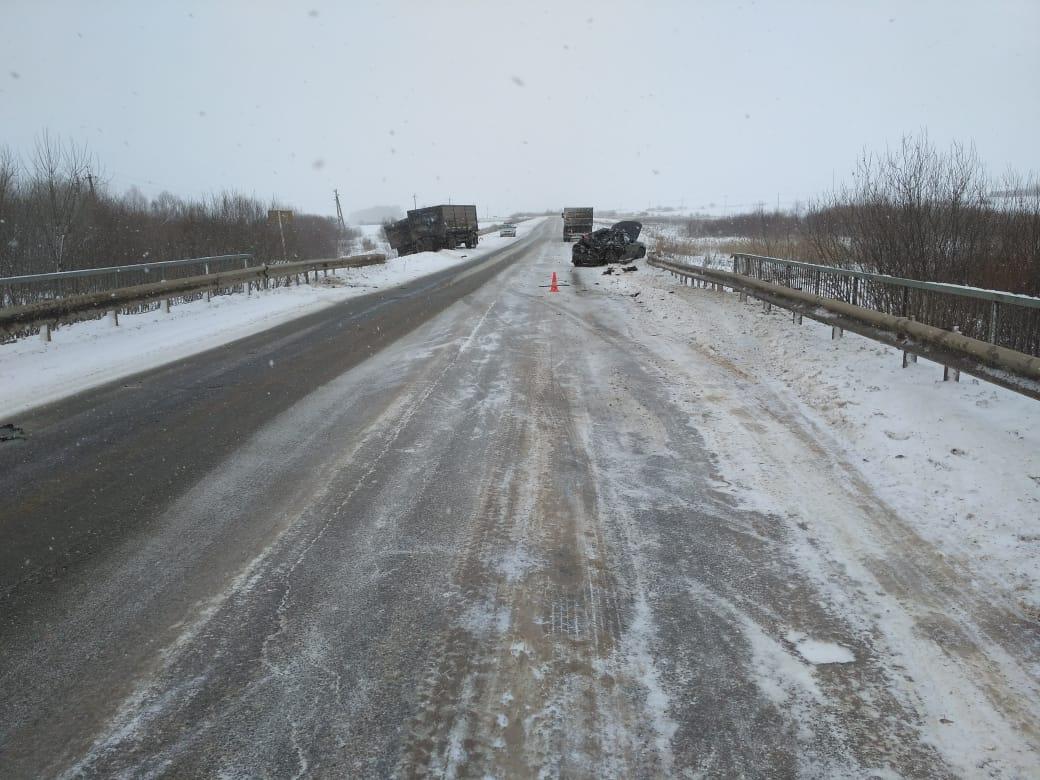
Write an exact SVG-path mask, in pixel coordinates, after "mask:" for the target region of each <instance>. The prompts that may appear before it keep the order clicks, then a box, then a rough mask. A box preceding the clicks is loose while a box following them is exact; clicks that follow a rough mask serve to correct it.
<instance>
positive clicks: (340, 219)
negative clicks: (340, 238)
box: [332, 190, 347, 234]
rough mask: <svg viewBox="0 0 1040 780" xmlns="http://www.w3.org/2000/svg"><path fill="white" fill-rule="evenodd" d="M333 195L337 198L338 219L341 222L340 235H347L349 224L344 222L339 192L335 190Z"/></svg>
mask: <svg viewBox="0 0 1040 780" xmlns="http://www.w3.org/2000/svg"><path fill="white" fill-rule="evenodd" d="M332 193H333V195H335V197H336V219H338V220H339V230H340V233H343V234H345V233H346V232H347V223H346V222H344V221H343V209H342V208H341V207H340V205H339V190H333V191H332Z"/></svg>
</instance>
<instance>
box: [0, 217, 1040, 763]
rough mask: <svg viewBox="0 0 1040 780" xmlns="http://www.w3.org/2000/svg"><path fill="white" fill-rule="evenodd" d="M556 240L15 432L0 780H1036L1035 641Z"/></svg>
mask: <svg viewBox="0 0 1040 780" xmlns="http://www.w3.org/2000/svg"><path fill="white" fill-rule="evenodd" d="M557 232H558V223H557V222H549V223H548V224H547V225H546V229H545V231H544V232H543V234H542V235H540V236H539V237H538V238H537V239H536V241H535V242H534V243H533V246H532V247H531V249H530V250H529V251H527V252H522V253H517V255H516V256H514V257H513V258H512V259H511V260H510V261H508V263H507V264H506V265H505V268H504V270H502V271H501V273H499V274H498V275H497V276H493V277H491V274H492V273H493V269H489V268H485V267H484V266H485V265H486V264H481V266H479V267H478V268H475V269H473V270H472V271H463V272H461V274H460V273H459V272H456V273H455V274H454V276H452V278H453V279H455V282H454V284H453V285H450V286H447V287H431V288H430V290H429V292H427V293H424V294H422V295H420V296H417V297H415V298H413V299H404V296H401V297H402V299H401V300H397V299H396V297H395V296H393V295H389V294H388V295H386V296H384V297H383V298H378V299H376V300H371V299H365V300H362V301H359V302H351V303H350V304H346V305H344V306H343V307H337V308H336V309H334V310H329V311H326V312H321V313H319V314H317V315H314V316H312V317H308V318H305V319H303V320H299V321H297V322H296V323H289V324H287V325H285V326H281V327H279V328H277V329H275V330H274V331H269V332H267V333H265V334H259V335H258V336H256V337H253V338H251V339H249V340H247V341H246V342H239V344H238V345H232V347H227V348H221V349H220V350H215V351H213V352H210V353H206V354H205V355H202V356H199V357H198V358H193V359H191V360H189V361H184V362H183V363H178V364H175V365H172V366H169V367H167V368H164V369H161V370H159V371H155V372H151V373H149V374H147V375H145V376H143V377H141V378H140V381H139V382H137V383H129V386H128V387H122V386H119V387H116V388H107V389H104V390H102V391H99V392H97V393H92V394H87V395H85V396H80V397H79V398H78V399H74V401H73V402H70V403H69V404H67V405H62V406H59V407H57V408H54V409H51V410H47V411H45V412H43V413H41V414H39V415H37V416H36V417H32V418H28V419H26V420H25V421H24V424H25V427H26V429H27V430H28V431H29V433H30V436H29V438H28V439H27V440H26V441H25V442H18V443H14V446H13V447H8V448H6V449H0V459H2V460H0V489H2V491H3V495H4V496H5V500H4V504H3V506H2V507H0V529H2V530H3V533H4V534H5V540H8V541H9V542H10V543H9V544H7V545H6V547H5V551H4V552H3V553H2V554H3V556H4V558H3V563H4V564H5V566H4V571H3V575H2V576H3V577H4V579H3V580H2V583H3V587H4V591H3V593H4V596H3V598H4V603H3V610H4V614H3V618H2V620H3V623H2V628H0V631H2V636H0V640H2V645H0V690H2V696H3V706H2V708H0V775H2V776H4V777H21V776H26V777H29V776H39V775H43V776H53V775H63V774H64V775H67V776H99V777H109V776H121V775H128V776H153V775H157V776H175V777H181V776H183V777H198V776H226V777H265V776H269V777H293V776H302V777H307V776H315V777H325V776H328V777H343V776H349V777H382V776H394V775H400V776H422V775H432V776H467V777H468V776H475V777H484V776H496V777H527V776H539V775H544V776H548V777H554V776H561V777H659V776H684V775H693V774H696V773H698V772H700V773H703V774H704V775H706V776H720V777H721V776H725V777H730V776H740V775H744V776H751V777H761V776H778V777H787V776H798V775H805V776H862V777H875V776H881V777H884V776H917V777H945V776H957V775H964V774H976V773H977V774H978V775H983V776H985V775H994V776H1001V777H1014V776H1028V775H1029V774H1030V767H1035V759H1036V744H1037V735H1036V725H1035V723H1036V721H1035V719H1033V718H1032V716H1033V715H1035V702H1032V703H1031V702H1030V700H1029V696H1028V694H1023V692H1022V691H1023V689H1022V687H1021V686H1020V685H1018V683H1019V682H1020V681H1019V680H1018V679H1016V678H1015V677H1014V675H1015V674H1016V671H1021V665H1022V664H1028V663H1032V664H1035V663H1036V652H1037V651H1036V647H1035V640H1031V639H1030V635H1029V634H1028V632H1026V631H1025V630H1024V629H1023V628H1022V627H1020V626H1015V625H1007V624H1004V623H999V621H998V620H997V618H998V617H1000V616H999V615H994V614H990V613H989V612H988V610H987V605H986V604H985V603H983V602H982V601H980V600H979V599H978V598H977V597H975V596H973V595H972V591H971V588H970V583H964V582H962V581H960V580H959V579H958V575H957V572H956V571H951V570H949V567H948V566H947V565H946V564H945V563H944V562H943V561H941V560H937V559H935V558H934V556H930V555H929V553H928V551H927V550H926V549H918V547H917V545H918V540H916V539H915V538H914V536H913V534H912V533H911V532H910V531H908V530H907V529H905V528H904V527H903V526H902V525H901V524H900V521H899V518H898V517H897V516H894V515H893V514H892V513H891V512H889V511H888V510H887V509H886V508H884V507H883V506H879V504H878V503H877V501H876V500H875V499H874V497H872V496H871V495H870V493H869V489H868V488H867V487H866V486H864V485H862V484H860V483H858V482H856V480H855V479H853V478H851V477H848V478H846V479H845V480H844V481H843V480H842V479H841V478H840V477H836V476H835V475H836V474H837V475H840V474H841V473H842V464H840V463H839V464H835V463H834V462H833V456H832V454H831V453H828V452H827V451H826V450H825V448H823V447H822V446H821V445H820V444H819V443H818V442H815V441H814V440H813V438H812V432H811V431H808V430H806V429H805V428H804V427H802V426H801V425H800V424H799V421H798V420H797V419H794V418H785V416H784V414H783V411H784V410H783V404H782V403H780V402H779V401H778V400H777V399H773V398H768V397H766V396H765V395H764V392H765V391H763V390H761V389H760V388H758V387H756V384H755V382H754V378H753V377H749V376H746V375H744V374H742V372H741V371H740V370H739V367H736V366H733V365H730V364H727V363H726V361H725V359H724V357H713V358H707V357H705V356H704V355H698V354H696V353H694V352H692V351H683V349H682V347H681V345H678V346H677V345H675V344H670V343H662V342H661V341H659V340H657V339H656V334H653V333H648V332H643V331H640V330H639V329H637V328H635V327H633V325H632V323H633V319H632V314H633V308H634V306H635V302H634V300H633V299H631V298H628V297H627V296H621V295H617V294H611V293H609V292H608V291H606V290H605V289H604V288H603V287H602V286H600V285H597V284H596V282H597V281H599V278H600V277H599V273H600V272H599V270H598V269H576V270H575V269H572V268H571V267H570V266H569V264H568V263H567V262H566V257H567V253H568V250H569V245H566V244H562V243H561V242H559V241H558V240H556V238H555V236H556V234H557ZM553 270H555V271H557V272H558V273H559V274H560V277H561V281H563V282H565V283H567V284H569V285H570V286H565V287H563V290H562V292H561V293H559V294H556V295H553V294H550V293H548V291H547V290H546V289H545V288H544V287H540V286H539V285H545V284H547V283H548V279H549V275H550V274H551V272H552V271H553ZM467 274H468V275H467ZM460 276H461V277H462V278H459V277H460ZM485 278H489V279H490V281H487V282H486V283H484V282H485ZM442 281H443V280H442ZM460 293H465V294H464V295H463V296H462V297H461V298H460V297H459V296H460ZM456 298H459V300H457V302H455V303H451V302H452V301H453V300H455V299H456ZM377 304H378V306H377ZM365 307H370V308H368V309H366V308H365ZM371 307H376V308H374V309H372V308H371ZM380 312H388V313H387V314H386V316H385V317H383V315H382V314H380ZM391 315H392V316H391ZM381 317H382V318H381ZM427 318H429V319H427ZM359 322H361V323H365V328H364V330H363V331H361V330H352V329H351V328H352V327H354V326H356V325H357V323H359ZM359 327H360V326H359ZM345 334H346V335H345ZM348 369H349V370H348ZM140 399H144V400H140ZM778 409H779V410H780V411H779V413H778V412H777V410H778ZM720 416H728V417H732V418H738V419H739V420H740V421H741V423H742V424H743V425H744V426H745V427H746V429H747V430H748V431H749V435H752V436H757V437H759V441H760V446H761V447H762V449H761V452H760V453H759V455H758V457H760V458H761V459H762V460H769V459H770V458H776V459H777V461H778V462H779V463H784V462H786V463H787V464H789V467H790V468H791V471H792V474H793V472H794V471H795V470H798V471H799V473H808V474H809V476H808V477H804V478H799V480H796V479H795V478H794V477H793V476H792V477H791V479H790V480H785V479H784V478H783V476H782V472H781V475H780V478H779V479H777V480H776V481H775V482H773V483H770V484H769V485H761V486H758V489H757V492H756V495H755V496H754V501H751V500H744V499H743V498H742V497H741V495H740V492H739V491H738V490H734V487H733V485H734V483H735V482H736V481H737V478H738V476H739V475H736V474H731V473H726V470H725V467H724V463H728V462H729V461H725V460H720V459H719V458H718V457H717V456H716V453H715V452H713V447H712V445H711V444H710V443H709V442H711V441H712V436H711V430H712V429H713V428H714V427H715V425H716V421H717V420H718V418H719V417H720ZM2 446H5V447H6V445H2ZM33 447H36V448H37V449H33ZM30 456H31V457H30ZM806 479H807V480H809V481H808V482H806V481H805V480H806ZM813 480H816V481H815V482H814V481H813ZM795 483H797V484H798V485H799V487H800V488H801V489H806V487H808V489H809V493H810V494H807V495H806V496H805V506H806V507H807V508H808V509H807V513H806V514H805V515H802V516H799V515H797V514H792V513H791V512H790V511H789V509H786V507H789V506H790V501H789V499H790V496H789V495H787V494H786V493H785V491H786V490H788V489H789V488H790V485H791V484H795ZM814 488H815V490H813V489H814ZM771 499H775V505H776V507H781V506H783V507H785V509H784V510H783V511H782V512H781V511H779V510H778V511H776V512H772V511H770V509H769V508H770V506H771V503H770V502H771ZM808 510H811V512H810V511H808ZM831 514H833V516H834V518H837V517H838V516H839V515H840V517H841V519H842V526H841V527H847V526H848V525H849V524H850V523H851V524H854V525H855V524H858V525H855V527H857V528H862V533H863V534H864V535H868V536H876V537H877V538H876V540H875V541H876V545H875V546H874V547H873V548H872V549H873V550H874V552H873V554H872V556H871V558H870V559H869V560H863V559H854V558H852V557H843V556H842V555H839V554H837V553H836V552H835V551H834V550H833V549H831V548H833V547H836V546H840V545H841V544H842V542H841V541H840V539H835V538H832V537H833V534H832V536H831V537H827V534H826V532H825V531H823V530H821V531H820V532H819V533H816V532H815V531H814V528H815V527H816V526H819V527H821V528H823V527H825V526H828V524H829V523H830V521H831V520H832V519H834V518H832V517H831V516H830V515H831ZM821 539H827V542H826V544H825V543H824V542H822V541H821ZM849 546H850V549H851V548H852V547H853V546H854V545H853V544H852V542H850V543H849ZM1031 642H1032V643H1031ZM1034 669H1035V666H1034ZM1034 674H1035V672H1034ZM939 689H942V690H941V691H940V690H939ZM936 691H938V693H936ZM936 697H939V698H940V699H942V697H946V698H945V699H942V700H943V701H948V703H949V713H950V717H949V718H948V720H950V721H951V723H950V724H942V723H939V722H938V720H937V718H936V717H935V713H934V712H933V711H932V709H933V708H932V706H931V703H932V702H934V701H935V699H936ZM969 712H970V713H971V714H970V716H969ZM962 716H963V717H970V718H972V719H973V720H972V723H973V729H972V730H971V733H967V732H966V731H958V730H956V729H955V727H956V726H957V721H959V720H960V719H961V718H962ZM980 723H981V724H982V725H981V727H979V725H978V724H980ZM980 728H981V733H980ZM951 729H952V730H951ZM947 734H949V735H950V736H949V737H947V736H946V735H947Z"/></svg>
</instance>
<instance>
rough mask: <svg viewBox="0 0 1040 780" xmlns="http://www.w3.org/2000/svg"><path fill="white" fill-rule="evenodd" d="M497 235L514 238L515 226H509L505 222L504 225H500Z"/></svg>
mask: <svg viewBox="0 0 1040 780" xmlns="http://www.w3.org/2000/svg"><path fill="white" fill-rule="evenodd" d="M498 235H500V236H513V237H514V238H515V237H516V225H511V224H509V223H508V222H507V223H506V224H504V225H502V227H501V229H500V230H499V231H498Z"/></svg>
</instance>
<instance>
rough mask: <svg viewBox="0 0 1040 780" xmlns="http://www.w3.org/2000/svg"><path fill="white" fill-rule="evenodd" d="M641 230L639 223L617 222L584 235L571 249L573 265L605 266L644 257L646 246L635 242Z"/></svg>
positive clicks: (641, 226)
mask: <svg viewBox="0 0 1040 780" xmlns="http://www.w3.org/2000/svg"><path fill="white" fill-rule="evenodd" d="M642 229H643V225H642V223H640V222H618V223H617V224H615V225H611V226H610V227H606V228H600V229H599V230H594V231H592V232H591V233H586V234H585V235H583V236H582V237H581V238H580V239H579V240H578V243H576V244H575V245H574V247H573V248H572V249H571V262H572V263H573V264H574V265H607V264H608V263H620V262H622V261H625V260H638V259H639V258H641V257H646V245H645V244H643V243H641V242H639V241H636V239H637V238H639V232H640V231H641V230H642Z"/></svg>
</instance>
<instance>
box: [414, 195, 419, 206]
mask: <svg viewBox="0 0 1040 780" xmlns="http://www.w3.org/2000/svg"><path fill="white" fill-rule="evenodd" d="M412 208H413V209H417V208H419V202H418V201H417V200H416V199H415V195H414V194H413V195H412Z"/></svg>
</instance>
